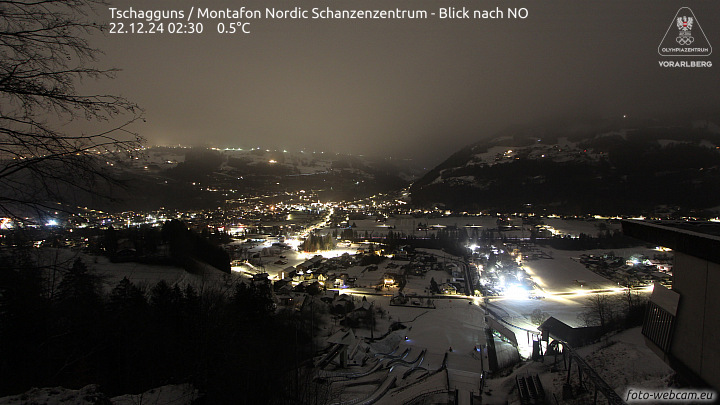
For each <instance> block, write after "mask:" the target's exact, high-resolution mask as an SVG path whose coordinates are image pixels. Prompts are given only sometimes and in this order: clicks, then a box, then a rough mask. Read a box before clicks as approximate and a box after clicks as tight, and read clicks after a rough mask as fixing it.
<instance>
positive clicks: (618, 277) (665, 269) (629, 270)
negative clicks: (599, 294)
mask: <svg viewBox="0 0 720 405" xmlns="http://www.w3.org/2000/svg"><path fill="white" fill-rule="evenodd" d="M579 260H580V263H582V264H584V265H585V267H587V268H588V269H590V270H592V271H593V272H595V273H597V274H599V275H601V276H603V277H605V278H607V279H609V280H612V281H615V282H617V283H618V284H619V285H622V286H643V285H650V284H653V283H661V284H663V285H665V286H669V285H670V284H671V282H672V276H673V273H672V258H671V257H670V256H668V255H667V254H657V255H655V256H654V257H653V258H652V259H651V258H648V257H647V256H644V255H633V256H630V257H629V258H627V259H626V258H623V257H620V256H616V255H615V254H614V253H612V252H608V253H605V254H602V255H594V254H582V255H580V259H579Z"/></svg>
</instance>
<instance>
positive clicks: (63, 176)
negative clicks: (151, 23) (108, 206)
mask: <svg viewBox="0 0 720 405" xmlns="http://www.w3.org/2000/svg"><path fill="white" fill-rule="evenodd" d="M104 5H106V3H105V2H104V1H103V0H0V216H9V217H12V218H15V219H21V218H27V217H28V215H30V214H29V213H33V212H34V213H36V214H38V215H40V214H41V213H42V212H44V211H46V210H47V208H48V207H54V206H55V205H57V204H58V203H60V205H63V203H65V202H67V201H66V200H67V199H68V196H72V195H73V193H74V192H84V193H91V194H93V195H102V194H103V193H101V192H100V191H99V187H98V185H99V184H101V183H102V184H106V185H110V184H118V182H117V180H116V178H115V176H114V175H113V171H112V169H111V168H112V163H111V162H114V161H115V160H116V159H118V158H120V157H123V156H128V155H133V154H135V153H137V151H138V150H139V149H140V148H141V147H142V143H143V139H142V138H141V137H140V136H139V135H138V134H137V133H134V132H133V131H132V130H131V129H130V126H131V124H133V123H135V122H137V121H138V120H140V119H142V113H143V111H142V109H140V108H139V107H138V106H137V105H136V104H134V103H132V102H131V101H129V100H127V99H125V98H123V97H119V96H115V95H109V94H81V93H79V92H78V89H77V87H76V86H77V84H78V83H79V82H81V81H82V80H83V79H89V78H91V79H95V78H113V77H114V76H115V74H116V73H117V69H102V68H99V67H97V66H95V65H94V63H95V61H96V58H97V57H98V55H100V54H101V53H102V52H101V51H100V50H99V49H96V48H93V47H92V46H91V45H90V43H89V42H88V37H89V36H90V35H91V34H93V33H97V32H101V31H102V29H103V26H102V25H98V24H97V23H95V22H93V21H92V20H90V19H89V16H91V15H92V14H94V12H95V9H96V8H97V7H102V6H104ZM119 117H124V118H122V119H123V123H122V124H120V125H117V124H113V123H114V122H115V120H116V119H118V118H119ZM76 120H87V121H95V122H99V123H104V124H103V125H107V126H109V127H110V129H107V130H104V131H101V132H98V133H91V134H86V133H75V132H72V131H68V130H67V129H64V128H63V127H64V126H65V124H67V123H69V122H72V121H76ZM105 196H106V197H109V196H108V195H105ZM56 209H57V208H56Z"/></svg>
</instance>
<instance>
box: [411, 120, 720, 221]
mask: <svg viewBox="0 0 720 405" xmlns="http://www.w3.org/2000/svg"><path fill="white" fill-rule="evenodd" d="M538 132H539V131H538ZM718 145H720V131H719V130H718V127H717V126H715V125H714V124H712V123H707V122H696V123H694V124H693V125H688V126H682V127H679V126H678V127H650V126H648V127H641V128H634V129H616V130H608V131H605V132H601V133H596V134H592V133H590V134H588V132H587V131H585V132H583V133H576V134H572V133H565V134H562V135H559V134H554V135H553V134H550V135H548V132H547V131H543V136H542V137H537V136H529V135H527V133H524V134H523V135H518V136H508V137H503V138H497V139H494V140H491V141H482V142H478V143H475V144H473V145H469V146H467V147H465V148H463V149H461V150H460V151H458V152H457V153H455V154H454V155H452V156H451V157H450V158H448V159H447V160H446V161H445V162H443V163H441V164H440V165H439V166H437V167H436V168H434V169H433V170H431V171H430V172H428V173H427V174H426V175H425V176H423V177H422V178H421V179H419V180H418V181H416V182H415V183H414V184H413V186H412V187H411V196H412V201H413V203H414V204H417V205H419V206H431V205H438V204H441V205H444V206H445V207H447V208H451V209H456V210H468V211H480V210H487V211H497V212H513V211H519V212H538V213H541V212H548V213H562V214H588V213H593V214H596V213H604V214H634V213H643V212H653V211H656V210H659V209H664V210H667V209H668V207H670V209H671V210H677V209H678V208H680V209H684V210H690V209H707V208H712V207H716V206H719V205H720V149H718Z"/></svg>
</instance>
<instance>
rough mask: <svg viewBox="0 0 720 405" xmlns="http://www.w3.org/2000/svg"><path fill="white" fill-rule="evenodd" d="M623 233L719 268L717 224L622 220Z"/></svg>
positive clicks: (719, 242)
mask: <svg viewBox="0 0 720 405" xmlns="http://www.w3.org/2000/svg"><path fill="white" fill-rule="evenodd" d="M622 229H623V233H624V234H625V235H628V236H632V237H633V238H638V239H641V240H644V241H647V242H650V243H654V244H657V245H659V246H663V247H667V248H670V249H673V250H677V251H679V252H682V253H685V254H688V255H691V256H695V257H698V258H700V259H704V260H708V261H711V262H714V263H718V264H720V224H718V223H715V222H706V221H637V220H623V221H622Z"/></svg>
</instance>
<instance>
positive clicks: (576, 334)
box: [538, 316, 603, 347]
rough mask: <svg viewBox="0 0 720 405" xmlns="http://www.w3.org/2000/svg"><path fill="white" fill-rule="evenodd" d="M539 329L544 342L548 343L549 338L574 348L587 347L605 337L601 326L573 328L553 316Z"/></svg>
mask: <svg viewBox="0 0 720 405" xmlns="http://www.w3.org/2000/svg"><path fill="white" fill-rule="evenodd" d="M538 329H540V332H541V333H542V340H543V341H545V342H548V341H549V340H550V339H549V338H553V339H558V340H562V341H565V342H567V343H569V344H570V346H572V347H580V346H585V345H587V344H589V343H592V342H594V341H595V340H597V339H598V338H599V337H600V336H602V335H603V328H602V327H600V326H588V327H582V328H573V327H572V326H570V325H568V324H566V323H565V322H563V321H560V320H558V319H556V318H554V317H552V316H551V317H550V318H548V319H546V320H545V322H543V323H542V324H541V325H540V326H538Z"/></svg>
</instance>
